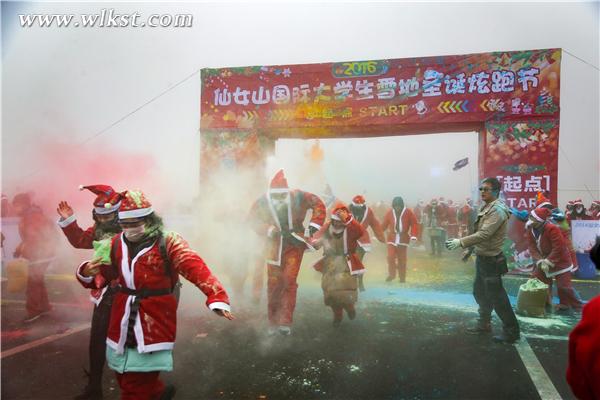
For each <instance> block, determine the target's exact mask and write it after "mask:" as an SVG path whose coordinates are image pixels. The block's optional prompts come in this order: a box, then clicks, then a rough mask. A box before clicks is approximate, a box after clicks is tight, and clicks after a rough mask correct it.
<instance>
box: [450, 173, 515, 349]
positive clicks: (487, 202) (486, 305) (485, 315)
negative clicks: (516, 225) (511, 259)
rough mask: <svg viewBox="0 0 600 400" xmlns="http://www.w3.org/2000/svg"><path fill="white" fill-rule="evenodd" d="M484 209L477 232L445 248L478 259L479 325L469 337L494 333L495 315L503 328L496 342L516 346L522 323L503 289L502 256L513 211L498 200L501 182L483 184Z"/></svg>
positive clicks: (475, 293)
mask: <svg viewBox="0 0 600 400" xmlns="http://www.w3.org/2000/svg"><path fill="white" fill-rule="evenodd" d="M479 191H480V192H481V200H482V201H483V205H482V206H481V208H480V210H479V213H478V214H477V221H476V222H475V232H474V233H473V234H472V235H469V236H465V237H463V238H461V239H449V240H448V241H446V247H448V249H449V250H454V249H457V248H459V247H462V248H465V249H466V248H470V247H474V250H475V254H476V256H477V258H476V261H475V267H476V274H475V282H474V284H473V296H474V297H475V301H476V302H477V304H478V305H479V319H478V321H477V324H476V325H475V326H474V327H472V328H469V329H467V332H468V333H472V334H482V333H488V332H491V331H492V326H491V319H492V311H494V310H495V311H496V314H498V316H499V317H500V319H501V320H502V324H503V331H502V334H500V335H498V336H494V340H495V341H498V342H503V343H514V342H516V341H517V340H519V338H520V333H519V331H520V330H519V323H518V322H517V318H516V316H515V313H514V311H513V309H512V306H511V305H510V301H509V300H508V295H507V294H506V291H505V290H504V286H503V285H502V275H504V274H505V273H506V272H508V268H507V266H506V258H505V257H504V254H503V253H502V244H503V243H504V239H505V238H506V228H507V225H508V217H509V215H510V211H509V210H508V208H507V207H506V205H505V204H504V203H503V202H502V201H501V200H499V199H498V196H499V194H500V181H498V179H496V178H485V179H484V180H483V181H481V187H480V188H479Z"/></svg>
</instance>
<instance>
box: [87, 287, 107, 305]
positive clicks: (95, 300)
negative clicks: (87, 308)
mask: <svg viewBox="0 0 600 400" xmlns="http://www.w3.org/2000/svg"><path fill="white" fill-rule="evenodd" d="M107 290H108V286H105V287H104V288H103V289H102V292H101V293H100V296H98V298H96V297H94V296H90V300H91V301H92V303H94V304H95V305H96V306H98V305H100V302H102V299H103V298H104V294H105V293H106V291H107Z"/></svg>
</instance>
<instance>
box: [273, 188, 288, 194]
mask: <svg viewBox="0 0 600 400" xmlns="http://www.w3.org/2000/svg"><path fill="white" fill-rule="evenodd" d="M289 192H290V189H289V188H280V189H269V193H289Z"/></svg>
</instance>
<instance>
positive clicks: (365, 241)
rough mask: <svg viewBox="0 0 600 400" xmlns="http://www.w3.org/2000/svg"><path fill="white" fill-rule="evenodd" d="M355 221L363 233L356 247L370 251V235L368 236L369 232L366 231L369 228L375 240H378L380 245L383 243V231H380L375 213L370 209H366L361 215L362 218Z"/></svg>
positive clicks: (379, 224)
mask: <svg viewBox="0 0 600 400" xmlns="http://www.w3.org/2000/svg"><path fill="white" fill-rule="evenodd" d="M356 221H357V222H358V223H360V225H361V226H362V227H363V229H364V231H365V233H364V234H363V235H362V236H361V238H360V239H359V240H358V245H359V246H360V247H362V248H363V250H365V251H371V235H369V232H368V231H367V229H369V227H371V229H372V230H373V233H374V234H375V237H376V238H377V240H379V241H380V242H381V243H383V242H385V235H384V233H383V230H382V229H381V223H380V222H379V220H378V219H377V217H376V216H375V213H374V212H373V210H372V209H371V207H366V209H365V213H364V214H363V215H362V218H361V219H360V220H358V219H357V220H356Z"/></svg>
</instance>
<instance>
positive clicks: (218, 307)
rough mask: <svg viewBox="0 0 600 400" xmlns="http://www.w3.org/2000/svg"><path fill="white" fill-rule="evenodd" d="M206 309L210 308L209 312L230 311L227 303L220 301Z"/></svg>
mask: <svg viewBox="0 0 600 400" xmlns="http://www.w3.org/2000/svg"><path fill="white" fill-rule="evenodd" d="M208 308H210V309H211V310H213V311H214V310H224V311H231V306H230V305H229V304H227V303H223V302H222V301H215V302H214V303H210V304H209V305H208Z"/></svg>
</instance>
